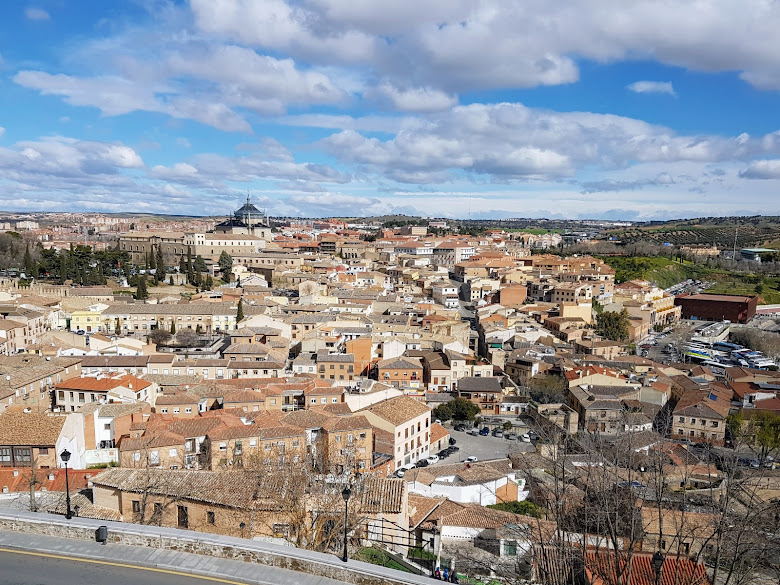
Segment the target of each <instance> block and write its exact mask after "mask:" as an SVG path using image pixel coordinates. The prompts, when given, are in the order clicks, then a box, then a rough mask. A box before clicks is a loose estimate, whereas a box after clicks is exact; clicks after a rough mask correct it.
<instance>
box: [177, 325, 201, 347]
mask: <svg viewBox="0 0 780 585" xmlns="http://www.w3.org/2000/svg"><path fill="white" fill-rule="evenodd" d="M198 341H200V335H198V333H197V332H196V331H193V330H192V329H182V330H181V331H179V332H178V333H177V334H176V343H178V344H179V345H184V346H187V347H192V346H195V345H197V344H198Z"/></svg>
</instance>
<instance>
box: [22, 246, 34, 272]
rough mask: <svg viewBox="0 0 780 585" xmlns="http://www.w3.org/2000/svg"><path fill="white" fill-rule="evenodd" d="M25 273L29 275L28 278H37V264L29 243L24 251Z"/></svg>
mask: <svg viewBox="0 0 780 585" xmlns="http://www.w3.org/2000/svg"><path fill="white" fill-rule="evenodd" d="M24 273H25V274H26V275H27V278H33V277H35V276H37V275H36V274H35V262H34V261H33V258H32V255H31V254H30V244H29V243H28V244H27V246H26V247H25V249H24Z"/></svg>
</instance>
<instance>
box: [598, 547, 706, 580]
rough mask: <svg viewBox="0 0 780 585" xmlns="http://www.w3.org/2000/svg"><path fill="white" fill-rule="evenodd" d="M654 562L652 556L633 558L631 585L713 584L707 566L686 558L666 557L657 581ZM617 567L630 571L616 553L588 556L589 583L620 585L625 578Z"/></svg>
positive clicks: (635, 555) (635, 556)
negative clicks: (620, 574)
mask: <svg viewBox="0 0 780 585" xmlns="http://www.w3.org/2000/svg"><path fill="white" fill-rule="evenodd" d="M652 559H653V556H652V555H649V554H634V555H633V556H632V557H631V567H630V569H631V570H630V578H629V582H628V584H627V585H679V584H680V583H685V584H686V585H709V584H710V580H709V578H708V577H707V570H706V569H705V567H704V565H701V564H698V563H695V562H693V561H692V560H690V559H688V558H684V557H671V556H667V557H665V558H664V564H663V567H662V569H661V576H660V579H659V580H656V575H655V571H654V570H653V566H652V564H651V562H652ZM616 564H617V565H618V566H619V567H621V569H622V571H621V572H622V573H624V574H625V572H627V569H628V568H627V567H626V561H625V560H622V561H617V563H616V559H615V558H614V555H613V554H609V553H607V554H596V553H592V552H588V553H585V573H586V576H587V581H588V582H589V583H592V584H593V585H605V584H607V583H617V582H619V581H621V582H622V581H623V580H624V579H618V577H617V575H616V571H615V566H616Z"/></svg>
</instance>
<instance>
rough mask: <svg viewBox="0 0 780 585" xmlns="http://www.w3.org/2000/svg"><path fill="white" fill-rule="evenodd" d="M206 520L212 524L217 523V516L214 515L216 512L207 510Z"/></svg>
mask: <svg viewBox="0 0 780 585" xmlns="http://www.w3.org/2000/svg"><path fill="white" fill-rule="evenodd" d="M206 522H208V523H209V524H211V525H212V526H213V525H214V524H215V523H216V518H215V516H214V512H212V511H211V510H209V511H208V512H206Z"/></svg>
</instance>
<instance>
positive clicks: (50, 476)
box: [49, 473, 54, 481]
mask: <svg viewBox="0 0 780 585" xmlns="http://www.w3.org/2000/svg"><path fill="white" fill-rule="evenodd" d="M49 481H54V474H53V473H49Z"/></svg>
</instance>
